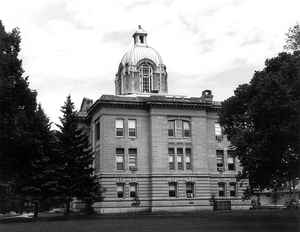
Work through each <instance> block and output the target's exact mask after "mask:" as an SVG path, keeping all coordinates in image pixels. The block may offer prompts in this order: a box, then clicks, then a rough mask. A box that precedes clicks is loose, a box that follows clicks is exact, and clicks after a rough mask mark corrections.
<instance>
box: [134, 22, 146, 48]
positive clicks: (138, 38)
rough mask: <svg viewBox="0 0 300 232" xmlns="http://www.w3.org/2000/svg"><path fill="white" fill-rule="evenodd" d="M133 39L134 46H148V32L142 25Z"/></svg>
mask: <svg viewBox="0 0 300 232" xmlns="http://www.w3.org/2000/svg"><path fill="white" fill-rule="evenodd" d="M132 37H133V38H134V45H140V46H146V45H147V40H146V38H147V32H146V31H145V30H144V29H143V28H142V26H141V25H138V29H137V30H136V31H135V32H134V34H133V36H132Z"/></svg>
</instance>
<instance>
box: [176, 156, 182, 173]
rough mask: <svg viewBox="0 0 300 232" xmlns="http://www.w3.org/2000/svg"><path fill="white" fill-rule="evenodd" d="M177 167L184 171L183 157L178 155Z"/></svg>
mask: <svg viewBox="0 0 300 232" xmlns="http://www.w3.org/2000/svg"><path fill="white" fill-rule="evenodd" d="M177 167H178V170H183V156H182V155H177Z"/></svg>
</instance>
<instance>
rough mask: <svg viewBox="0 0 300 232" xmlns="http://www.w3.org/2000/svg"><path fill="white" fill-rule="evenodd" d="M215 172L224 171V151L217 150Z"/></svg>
mask: <svg viewBox="0 0 300 232" xmlns="http://www.w3.org/2000/svg"><path fill="white" fill-rule="evenodd" d="M216 153H217V170H218V171H219V172H223V171H224V151H223V150H217V151H216Z"/></svg>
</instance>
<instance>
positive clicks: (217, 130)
mask: <svg viewBox="0 0 300 232" xmlns="http://www.w3.org/2000/svg"><path fill="white" fill-rule="evenodd" d="M215 135H216V140H218V141H221V140H222V138H223V136H222V128H221V125H220V123H215Z"/></svg>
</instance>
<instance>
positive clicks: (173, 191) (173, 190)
mask: <svg viewBox="0 0 300 232" xmlns="http://www.w3.org/2000/svg"><path fill="white" fill-rule="evenodd" d="M169 197H177V183H176V182H170V183H169Z"/></svg>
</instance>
